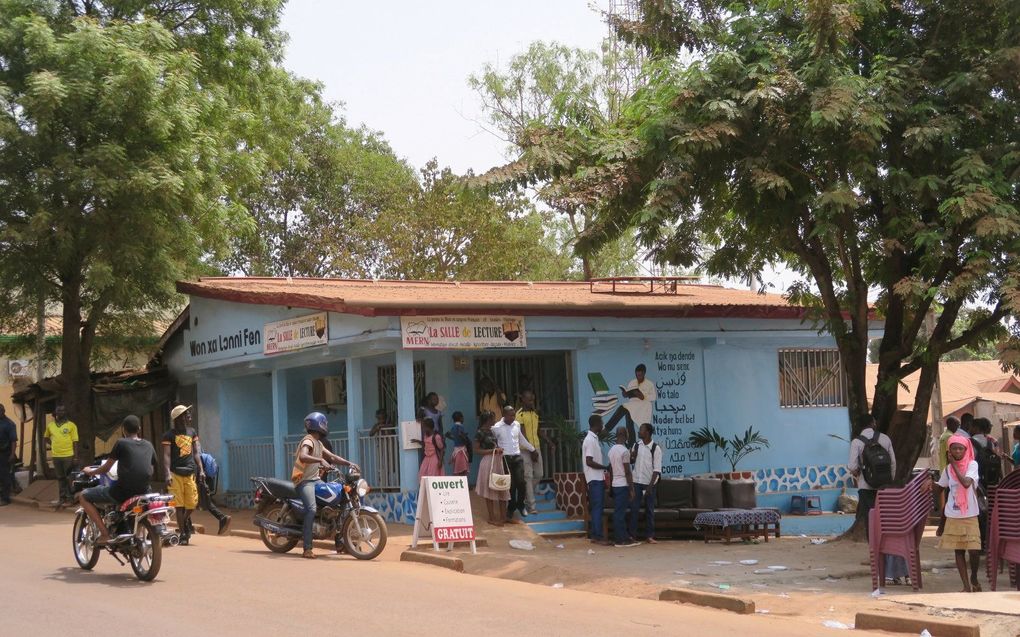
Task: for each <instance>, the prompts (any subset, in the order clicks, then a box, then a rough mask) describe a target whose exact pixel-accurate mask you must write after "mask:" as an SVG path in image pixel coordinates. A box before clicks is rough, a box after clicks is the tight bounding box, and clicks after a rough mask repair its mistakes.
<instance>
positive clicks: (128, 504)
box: [120, 495, 142, 513]
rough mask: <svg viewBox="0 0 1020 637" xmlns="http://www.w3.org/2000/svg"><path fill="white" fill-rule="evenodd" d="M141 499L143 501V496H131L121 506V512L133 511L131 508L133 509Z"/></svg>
mask: <svg viewBox="0 0 1020 637" xmlns="http://www.w3.org/2000/svg"><path fill="white" fill-rule="evenodd" d="M141 499H142V496H140V495H135V496H131V497H130V498H128V499H127V500H124V501H123V502H121V504H120V512H121V513H124V512H125V511H128V510H129V509H131V507H133V506H134V505H135V502H138V501H139V500H141Z"/></svg>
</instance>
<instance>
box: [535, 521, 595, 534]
mask: <svg viewBox="0 0 1020 637" xmlns="http://www.w3.org/2000/svg"><path fill="white" fill-rule="evenodd" d="M528 527H529V528H530V529H531V530H532V531H534V532H535V533H538V534H539V535H542V536H545V535H546V534H547V533H584V532H585V531H586V526H585V523H584V520H572V519H569V518H568V519H564V520H552V521H549V522H533V523H529V524H528Z"/></svg>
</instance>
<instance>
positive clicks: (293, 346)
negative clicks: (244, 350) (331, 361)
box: [262, 312, 329, 356]
mask: <svg viewBox="0 0 1020 637" xmlns="http://www.w3.org/2000/svg"><path fill="white" fill-rule="evenodd" d="M265 334H266V340H265V345H263V347H262V353H263V354H266V355H267V356H268V355H270V354H280V353H282V352H292V351H294V350H299V349H305V348H306V347H318V346H319V345H325V344H326V343H328V342H329V318H328V315H327V313H326V312H319V313H318V314H309V315H308V316H299V317H297V318H292V319H287V320H284V321H275V322H273V323H266V329H265Z"/></svg>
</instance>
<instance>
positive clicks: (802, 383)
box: [779, 349, 846, 408]
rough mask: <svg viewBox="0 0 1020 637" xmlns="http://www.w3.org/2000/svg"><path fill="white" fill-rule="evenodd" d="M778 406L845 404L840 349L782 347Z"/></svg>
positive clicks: (839, 405)
mask: <svg viewBox="0 0 1020 637" xmlns="http://www.w3.org/2000/svg"><path fill="white" fill-rule="evenodd" d="M779 406H780V407H787V408H796V407H846V374H844V373H843V365H842V363H841V361H840V358H839V350H838V349H781V350H779Z"/></svg>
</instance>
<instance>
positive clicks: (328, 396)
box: [312, 376, 347, 407]
mask: <svg viewBox="0 0 1020 637" xmlns="http://www.w3.org/2000/svg"><path fill="white" fill-rule="evenodd" d="M312 404H313V405H316V406H323V407H346V406H347V387H346V383H345V382H344V379H343V378H340V377H339V376H323V377H322V378H313V379H312Z"/></svg>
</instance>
